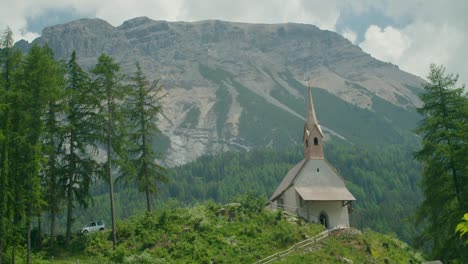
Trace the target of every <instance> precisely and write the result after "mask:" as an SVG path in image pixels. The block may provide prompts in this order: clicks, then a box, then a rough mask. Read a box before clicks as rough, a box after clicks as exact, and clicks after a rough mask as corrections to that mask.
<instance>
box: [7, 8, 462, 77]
mask: <svg viewBox="0 0 468 264" xmlns="http://www.w3.org/2000/svg"><path fill="white" fill-rule="evenodd" d="M467 12H468V1H465V0H446V1H440V0H425V1H423V0H287V1H286V0H61V1H59V0H0V29H2V31H3V30H4V29H5V28H6V26H9V27H10V28H11V30H12V31H13V33H14V36H15V41H17V40H19V39H26V40H28V41H32V40H33V39H35V38H37V37H39V36H40V35H41V32H42V29H43V28H44V27H47V26H51V25H56V24H63V23H66V22H69V21H72V20H76V19H79V18H85V17H86V18H95V17H97V18H101V19H104V20H106V21H108V22H109V23H111V24H112V25H114V26H119V25H121V24H122V23H123V22H124V21H126V20H128V19H131V18H134V17H138V16H147V17H149V18H151V19H154V20H168V21H199V20H207V19H219V20H225V21H235V22H248V23H286V22H294V23H305V24H313V25H316V26H318V27H319V28H321V29H324V30H331V31H335V32H337V33H339V34H341V35H342V36H343V37H345V38H347V39H348V40H349V41H351V42H352V43H354V44H355V45H358V46H359V47H360V48H361V49H362V50H363V51H364V52H366V53H369V54H370V55H372V56H373V57H375V58H377V59H379V60H382V61H385V62H391V63H393V64H396V65H398V66H399V67H400V69H402V70H404V71H407V72H410V73H413V74H415V75H418V76H420V77H422V78H425V77H426V76H427V74H428V71H429V65H430V64H431V63H436V64H442V65H444V66H445V67H446V68H447V72H450V73H458V74H459V75H460V79H459V80H460V84H463V83H468V48H467V47H468V15H467Z"/></svg>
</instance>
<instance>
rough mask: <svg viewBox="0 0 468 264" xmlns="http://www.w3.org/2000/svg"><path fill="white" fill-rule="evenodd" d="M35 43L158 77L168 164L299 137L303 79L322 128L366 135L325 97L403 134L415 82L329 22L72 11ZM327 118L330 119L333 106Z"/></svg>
mask: <svg viewBox="0 0 468 264" xmlns="http://www.w3.org/2000/svg"><path fill="white" fill-rule="evenodd" d="M35 43H37V44H47V45H49V46H50V47H51V48H52V49H53V50H54V52H55V54H56V56H57V57H58V58H60V59H65V60H66V59H67V58H68V57H69V56H70V54H71V52H72V51H73V50H76V52H77V55H78V61H79V63H80V64H81V65H82V66H83V67H84V68H85V69H90V68H92V67H93V65H94V64H95V63H96V58H97V57H98V56H99V55H100V54H102V53H106V54H108V55H110V56H112V57H114V58H115V59H116V61H117V62H118V63H120V65H121V68H122V72H123V73H126V74H131V73H133V71H134V64H135V62H137V61H138V62H139V63H140V65H141V66H142V69H143V70H144V72H145V73H146V74H147V76H148V77H149V79H150V80H154V79H161V82H162V84H163V85H164V87H165V88H166V90H165V91H166V92H167V96H166V98H165V101H164V102H163V110H164V113H163V115H161V116H160V117H159V122H158V125H159V126H160V129H161V131H162V132H163V134H164V136H163V138H162V139H161V140H162V141H163V142H162V143H159V144H157V143H155V145H162V147H161V146H160V148H161V150H162V151H164V152H165V156H166V157H167V159H166V163H167V164H168V165H178V164H184V163H186V162H188V161H191V160H194V159H196V158H197V157H199V156H201V155H203V154H205V153H211V152H219V151H226V150H232V149H237V148H240V149H251V148H254V147H265V146H271V147H274V148H278V147H279V148H282V147H285V146H287V145H288V144H301V143H300V136H298V134H300V131H301V127H302V125H303V124H302V123H303V120H304V115H305V100H304V96H305V88H306V87H305V86H304V84H303V81H304V80H305V79H309V80H310V81H311V82H312V84H313V86H314V91H316V92H314V98H315V93H318V94H323V92H326V93H328V94H324V95H323V96H317V100H318V101H320V100H325V99H323V98H325V97H326V98H328V99H327V100H328V101H322V102H317V107H318V108H322V110H321V111H318V116H319V120H320V121H321V124H322V126H324V127H325V130H326V134H327V138H339V139H341V140H345V141H348V142H351V143H353V144H357V143H369V142H371V141H372V140H371V141H369V140H368V139H367V138H366V137H367V136H365V135H362V136H360V135H355V134H356V133H355V132H352V130H354V127H353V124H348V125H343V124H339V122H337V120H332V118H331V117H330V116H333V115H334V114H332V113H326V112H330V111H332V109H333V108H335V107H333V108H332V109H330V107H329V108H324V107H323V106H324V105H328V106H330V104H332V105H333V106H334V105H336V104H344V105H345V106H343V107H345V108H346V109H348V110H349V109H350V113H349V114H348V115H349V116H348V117H347V118H348V119H351V120H354V121H355V123H356V126H358V125H359V124H362V125H360V126H361V127H360V129H366V127H365V126H364V127H363V125H365V124H366V119H365V118H367V119H369V118H370V119H372V120H374V119H375V122H377V123H382V119H384V121H383V123H382V124H383V125H384V126H387V127H388V129H387V130H395V132H391V133H392V135H389V137H399V136H401V134H408V129H407V128H406V127H402V125H401V124H400V123H415V122H416V120H417V118H415V115H414V112H415V111H414V109H415V107H417V106H419V105H420V101H419V99H418V96H417V93H418V92H419V91H420V87H421V84H422V83H423V82H424V81H423V80H422V79H421V78H419V77H416V76H414V75H411V74H408V73H405V72H403V71H400V70H399V69H398V67H397V66H395V65H392V64H389V63H385V62H381V61H378V60H376V59H374V58H372V57H371V56H370V55H369V54H366V53H364V52H362V50H361V49H360V48H359V47H358V46H355V45H352V43H351V42H349V41H348V40H346V39H345V38H343V37H342V36H340V35H338V34H337V33H335V32H331V31H324V30H320V29H319V28H317V27H316V26H313V25H307V24H296V23H287V24H249V23H238V22H225V21H220V20H204V21H198V22H167V21H156V20H152V19H149V18H147V17H138V18H134V19H130V20H127V21H125V22H124V23H122V24H121V25H119V26H117V27H114V26H112V25H111V24H109V23H108V22H106V21H105V20H102V19H80V20H76V21H72V22H69V23H66V24H62V25H56V26H51V27H47V28H45V29H44V31H43V34H42V36H41V37H39V38H38V39H36V40H34V41H33V44H35ZM22 46H24V43H22ZM331 101H333V103H332V102H331ZM341 101H343V102H341ZM387 102H389V103H390V105H388V104H387ZM382 103H383V104H385V105H386V106H385V107H386V108H388V109H391V111H392V112H393V113H398V112H399V111H401V112H402V113H401V114H399V117H398V118H395V117H389V116H390V115H388V114H387V113H386V112H384V111H380V110H379V107H380V106H379V104H382ZM321 104H322V106H320V105H321ZM354 107H355V108H356V109H354ZM388 109H387V110H388ZM379 111H380V112H379ZM406 113H409V115H410V117H409V118H410V119H408V117H405V115H406ZM359 115H362V116H359ZM322 117H323V118H322ZM271 118H276V119H277V120H273V119H271ZM333 118H334V119H339V117H338V116H337V115H336V114H335V115H334V116H333ZM392 118H393V119H392ZM398 119H402V120H398ZM372 120H371V123H372V122H374V121H372ZM367 121H369V120H367ZM251 122H255V123H256V124H258V127H256V128H252V126H251ZM343 122H348V121H346V120H343ZM341 126H344V127H345V128H343V127H341ZM368 129H376V128H372V127H369V128H368ZM257 130H258V131H257ZM350 131H351V132H350ZM262 133H263V134H262ZM371 137H372V136H371ZM264 139H265V140H264ZM374 141H375V140H374Z"/></svg>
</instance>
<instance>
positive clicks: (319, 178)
mask: <svg viewBox="0 0 468 264" xmlns="http://www.w3.org/2000/svg"><path fill="white" fill-rule="evenodd" d="M291 186H294V188H295V189H296V191H297V192H298V193H299V195H300V196H301V197H302V199H304V200H307V201H310V200H314V201H320V200H322V201H336V200H339V201H354V200H356V198H354V196H353V195H352V194H351V193H350V192H349V190H348V189H347V188H346V185H345V182H344V180H343V178H342V177H341V176H340V175H339V173H338V171H337V170H336V169H335V168H333V166H332V165H331V164H330V163H328V162H327V161H326V160H325V159H309V160H307V159H303V160H302V161H301V162H299V163H298V164H297V165H296V166H294V167H293V168H292V169H291V170H290V171H289V172H288V174H287V175H286V177H284V179H283V181H282V182H281V183H280V185H279V186H278V188H277V189H276V191H275V192H274V193H273V195H272V196H271V198H270V201H273V200H276V199H277V198H278V197H279V196H280V195H281V194H282V193H283V192H284V191H286V190H287V189H288V188H289V187H291Z"/></svg>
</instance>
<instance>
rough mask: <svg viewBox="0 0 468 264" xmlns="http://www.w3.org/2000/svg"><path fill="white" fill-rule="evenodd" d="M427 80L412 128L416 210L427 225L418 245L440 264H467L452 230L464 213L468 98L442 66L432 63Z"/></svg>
mask: <svg viewBox="0 0 468 264" xmlns="http://www.w3.org/2000/svg"><path fill="white" fill-rule="evenodd" d="M428 79H429V83H428V84H427V85H426V86H425V87H424V89H425V92H424V93H423V94H422V95H421V100H422V102H423V106H422V107H421V108H419V109H418V111H419V112H420V113H421V114H422V115H423V120H422V122H421V124H420V125H419V127H418V128H417V130H416V131H417V132H418V133H419V134H420V135H421V136H422V149H421V150H419V151H418V152H417V153H416V158H417V159H418V160H419V161H421V162H422V164H423V175H422V180H421V187H422V191H423V194H424V197H425V198H424V201H423V203H422V205H421V206H420V208H419V210H418V221H419V222H424V223H426V225H425V226H424V228H425V229H424V232H423V234H422V235H421V241H422V242H425V243H427V242H430V243H431V246H432V251H433V257H437V258H441V259H442V260H443V261H444V262H446V261H452V260H455V259H459V260H462V262H463V260H464V261H468V256H467V252H468V248H467V247H466V246H465V247H464V246H463V244H462V243H461V242H460V239H459V238H458V237H457V236H456V234H455V233H454V231H453V230H455V226H456V224H457V223H458V222H459V219H460V218H461V217H462V216H463V214H464V213H465V212H466V211H468V178H467V177H468V174H467V172H468V171H467V163H466V161H467V160H466V157H467V156H468V152H467V150H468V149H467V148H466V144H467V142H468V132H467V131H468V130H466V128H467V126H466V124H467V123H468V115H467V111H466V109H467V105H468V99H467V96H466V95H465V94H463V90H464V87H457V79H458V76H454V75H453V74H446V73H445V69H444V67H442V66H436V65H431V67H430V73H429V76H428ZM463 252H464V253H463Z"/></svg>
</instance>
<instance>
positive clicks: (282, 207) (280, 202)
mask: <svg viewBox="0 0 468 264" xmlns="http://www.w3.org/2000/svg"><path fill="white" fill-rule="evenodd" d="M276 203H277V204H278V206H277V208H278V209H284V204H283V203H284V201H283V198H279V199H278V201H277V202H276Z"/></svg>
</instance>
